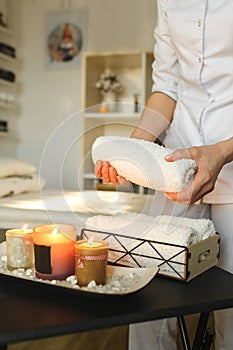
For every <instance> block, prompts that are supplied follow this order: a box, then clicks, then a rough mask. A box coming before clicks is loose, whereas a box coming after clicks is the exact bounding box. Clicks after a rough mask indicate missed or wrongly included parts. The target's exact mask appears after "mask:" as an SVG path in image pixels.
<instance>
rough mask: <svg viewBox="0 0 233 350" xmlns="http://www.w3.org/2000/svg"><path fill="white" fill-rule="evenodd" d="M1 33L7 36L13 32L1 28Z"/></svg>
mask: <svg viewBox="0 0 233 350" xmlns="http://www.w3.org/2000/svg"><path fill="white" fill-rule="evenodd" d="M0 33H3V34H7V35H12V32H11V30H10V29H9V28H7V27H3V26H0Z"/></svg>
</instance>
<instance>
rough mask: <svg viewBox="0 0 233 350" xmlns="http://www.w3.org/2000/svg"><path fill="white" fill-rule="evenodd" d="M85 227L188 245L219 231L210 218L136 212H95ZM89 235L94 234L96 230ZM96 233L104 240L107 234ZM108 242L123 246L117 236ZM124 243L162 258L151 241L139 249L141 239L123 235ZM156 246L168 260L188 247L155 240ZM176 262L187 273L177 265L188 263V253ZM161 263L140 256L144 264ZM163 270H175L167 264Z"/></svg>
mask: <svg viewBox="0 0 233 350" xmlns="http://www.w3.org/2000/svg"><path fill="white" fill-rule="evenodd" d="M85 227H86V228H87V229H90V230H99V231H104V232H109V233H117V234H119V235H126V236H129V237H132V238H143V239H145V240H152V241H158V242H161V243H168V244H175V245H180V246H185V247H187V246H189V245H190V244H192V243H196V242H199V241H201V240H203V239H206V238H208V237H210V236H212V235H214V234H215V233H216V232H215V228H214V225H213V223H212V221H211V220H209V219H189V218H182V217H174V216H168V215H164V216H163V215H161V216H157V217H152V216H147V215H144V214H136V213H129V214H118V215H115V216H104V215H95V216H93V217H90V218H88V219H87V221H86V225H85ZM89 235H92V233H90V234H89ZM93 235H94V237H95V238H102V239H103V238H104V237H105V235H104V234H98V233H94V234H93ZM108 242H109V246H110V248H113V249H119V248H120V244H119V243H118V242H117V241H116V240H115V239H114V238H113V237H111V236H110V238H108ZM120 242H121V243H123V245H124V246H125V247H126V248H127V250H132V249H133V252H134V253H137V254H140V255H146V256H150V257H159V258H160V257H161V256H160V255H159V254H157V253H156V252H155V250H154V249H153V248H151V246H150V244H148V243H147V244H143V245H142V246H140V247H138V248H136V249H135V247H136V246H137V245H138V243H139V242H138V241H137V240H133V239H127V238H124V237H123V238H121V237H120ZM153 246H154V247H155V248H156V249H157V250H158V251H159V252H160V254H161V255H162V257H163V258H164V259H170V258H171V257H174V256H175V255H176V254H178V253H179V252H181V251H182V252H183V250H184V249H183V248H179V247H176V246H172V245H165V244H160V243H159V244H154V243H153ZM117 254H119V253H113V256H114V258H116V257H117ZM127 259H128V257H126V259H125V262H126V263H127V262H128V260H127ZM138 259H139V258H138ZM172 261H173V262H175V264H173V265H174V266H175V268H176V270H178V271H180V272H183V271H182V269H183V268H184V267H183V265H177V262H179V263H183V262H184V253H182V254H180V255H178V256H177V257H175V258H172ZM160 262H161V261H160V260H153V259H148V258H147V259H145V258H143V257H141V258H140V264H142V266H153V265H158V264H159V263H160ZM161 270H162V271H166V272H167V271H168V272H171V268H170V265H168V264H165V265H163V266H162V268H161Z"/></svg>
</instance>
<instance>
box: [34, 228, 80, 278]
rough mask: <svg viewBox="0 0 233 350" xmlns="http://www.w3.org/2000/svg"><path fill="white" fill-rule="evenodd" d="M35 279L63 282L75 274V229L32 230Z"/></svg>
mask: <svg viewBox="0 0 233 350" xmlns="http://www.w3.org/2000/svg"><path fill="white" fill-rule="evenodd" d="M33 231H34V233H33V240H34V251H35V270H36V277H37V278H41V279H47V280H53V279H58V280H63V279H66V277H68V276H70V275H73V274H74V273H75V256H74V255H75V250H74V247H75V240H76V228H75V227H74V226H72V225H65V224H58V225H52V224H48V225H41V226H37V227H35V228H34V230H33Z"/></svg>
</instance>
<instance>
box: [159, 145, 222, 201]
mask: <svg viewBox="0 0 233 350" xmlns="http://www.w3.org/2000/svg"><path fill="white" fill-rule="evenodd" d="M184 158H191V159H193V160H195V162H196V164H197V172H196V174H195V176H194V179H193V181H192V182H191V184H190V185H188V186H187V187H186V188H185V189H184V190H183V191H181V192H176V193H171V192H166V193H165V195H166V196H167V197H168V198H169V199H172V200H174V201H177V202H180V203H183V204H190V203H195V202H196V201H198V200H199V199H201V198H202V197H203V196H204V195H205V194H207V193H209V192H211V191H212V190H213V189H214V186H215V182H216V180H217V177H218V174H219V173H220V171H221V169H222V167H223V165H224V164H225V163H226V162H227V160H226V155H225V153H224V147H223V142H220V143H217V144H213V145H208V146H195V147H191V148H188V149H179V150H176V151H175V152H173V153H172V154H170V155H169V156H167V157H165V159H166V160H167V161H168V162H173V161H176V160H178V159H184Z"/></svg>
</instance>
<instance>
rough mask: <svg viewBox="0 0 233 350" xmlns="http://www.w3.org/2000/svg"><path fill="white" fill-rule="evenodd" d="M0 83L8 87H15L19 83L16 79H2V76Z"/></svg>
mask: <svg viewBox="0 0 233 350" xmlns="http://www.w3.org/2000/svg"><path fill="white" fill-rule="evenodd" d="M0 85H4V86H7V87H13V88H15V87H16V86H17V84H16V83H15V82H14V81H12V82H11V81H7V80H4V79H1V78H0Z"/></svg>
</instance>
